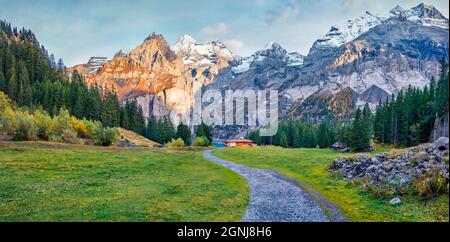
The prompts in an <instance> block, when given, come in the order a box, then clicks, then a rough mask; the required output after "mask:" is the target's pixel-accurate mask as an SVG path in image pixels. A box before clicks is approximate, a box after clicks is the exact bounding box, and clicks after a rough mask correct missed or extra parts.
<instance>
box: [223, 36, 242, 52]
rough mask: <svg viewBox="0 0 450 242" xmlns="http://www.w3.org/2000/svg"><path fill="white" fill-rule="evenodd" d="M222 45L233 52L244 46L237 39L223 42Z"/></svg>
mask: <svg viewBox="0 0 450 242" xmlns="http://www.w3.org/2000/svg"><path fill="white" fill-rule="evenodd" d="M224 43H225V45H226V46H227V47H228V48H230V49H231V50H232V51H233V52H238V51H240V50H241V49H242V48H244V46H245V44H244V42H243V41H241V40H238V39H230V40H225V41H224Z"/></svg>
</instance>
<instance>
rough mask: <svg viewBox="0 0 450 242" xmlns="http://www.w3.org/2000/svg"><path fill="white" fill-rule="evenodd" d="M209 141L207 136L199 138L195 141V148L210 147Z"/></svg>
mask: <svg viewBox="0 0 450 242" xmlns="http://www.w3.org/2000/svg"><path fill="white" fill-rule="evenodd" d="M208 145H209V139H208V138H206V137H205V136H201V137H197V138H196V139H195V141H194V146H196V147H208Z"/></svg>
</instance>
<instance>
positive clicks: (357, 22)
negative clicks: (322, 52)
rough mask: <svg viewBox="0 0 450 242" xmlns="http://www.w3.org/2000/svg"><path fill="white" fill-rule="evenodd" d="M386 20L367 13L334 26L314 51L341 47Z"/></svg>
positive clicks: (315, 46) (314, 47)
mask: <svg viewBox="0 0 450 242" xmlns="http://www.w3.org/2000/svg"><path fill="white" fill-rule="evenodd" d="M384 19H385V18H384V17H380V16H377V15H376V14H373V13H371V12H369V11H366V12H365V13H364V14H363V15H361V16H359V17H357V18H355V19H353V20H347V22H346V23H345V24H342V25H336V26H332V27H331V29H330V30H329V31H328V33H327V34H326V35H325V37H323V38H321V39H318V40H317V41H316V42H315V43H314V45H313V49H320V48H335V47H339V46H341V45H343V44H345V43H347V42H350V41H352V40H354V39H356V38H357V37H358V36H360V35H361V34H363V33H365V32H367V31H369V30H370V29H371V28H373V27H375V26H377V25H379V24H380V23H381V22H382V21H383V20H384Z"/></svg>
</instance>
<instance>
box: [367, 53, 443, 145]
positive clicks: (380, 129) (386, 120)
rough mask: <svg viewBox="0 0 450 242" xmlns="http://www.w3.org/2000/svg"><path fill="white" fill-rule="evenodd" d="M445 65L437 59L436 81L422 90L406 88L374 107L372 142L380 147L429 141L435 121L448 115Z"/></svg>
mask: <svg viewBox="0 0 450 242" xmlns="http://www.w3.org/2000/svg"><path fill="white" fill-rule="evenodd" d="M448 82H449V79H448V64H447V62H446V61H445V59H442V60H441V73H440V76H439V79H438V80H437V82H436V80H435V78H432V80H431V82H430V84H429V85H428V86H426V87H425V88H423V89H419V88H414V87H409V88H408V89H407V90H406V91H400V92H399V93H398V94H397V95H396V96H395V95H392V97H391V98H390V99H389V100H387V101H386V102H384V103H382V102H380V104H379V105H378V109H377V112H376V114H375V122H374V134H375V139H376V140H377V141H378V142H380V143H383V144H395V145H399V146H404V147H407V146H414V145H418V144H420V143H425V142H429V141H430V137H431V133H432V131H433V128H434V123H435V119H436V118H441V117H442V116H443V115H445V114H447V115H448V97H449V96H448V91H449V86H448Z"/></svg>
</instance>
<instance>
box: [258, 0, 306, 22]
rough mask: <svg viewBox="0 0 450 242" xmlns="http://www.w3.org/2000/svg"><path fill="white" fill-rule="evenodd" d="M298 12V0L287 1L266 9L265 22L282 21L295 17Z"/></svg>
mask: <svg viewBox="0 0 450 242" xmlns="http://www.w3.org/2000/svg"><path fill="white" fill-rule="evenodd" d="M299 13H300V6H299V4H298V2H295V1H289V2H288V3H287V4H285V5H284V6H283V7H281V8H278V9H275V10H270V11H267V13H266V22H267V23H268V24H273V23H277V22H279V23H284V22H287V21H289V20H291V19H293V18H295V17H297V16H298V15H299Z"/></svg>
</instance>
